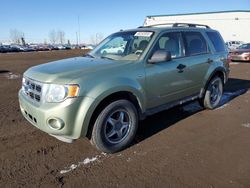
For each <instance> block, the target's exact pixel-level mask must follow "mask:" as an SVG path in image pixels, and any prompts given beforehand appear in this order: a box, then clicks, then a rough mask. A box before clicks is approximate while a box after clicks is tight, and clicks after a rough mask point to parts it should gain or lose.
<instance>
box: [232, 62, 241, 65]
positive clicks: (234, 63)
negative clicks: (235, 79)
mask: <svg viewBox="0 0 250 188" xmlns="http://www.w3.org/2000/svg"><path fill="white" fill-rule="evenodd" d="M238 64H239V63H236V62H231V63H230V65H238Z"/></svg>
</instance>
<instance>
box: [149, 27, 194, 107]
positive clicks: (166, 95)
mask: <svg viewBox="0 0 250 188" xmlns="http://www.w3.org/2000/svg"><path fill="white" fill-rule="evenodd" d="M157 50H166V51H169V52H170V53H171V58H172V59H171V60H170V61H167V62H161V63H155V64H150V63H147V64H146V68H145V71H146V92H147V99H148V100H147V107H148V108H153V107H156V106H159V105H163V104H166V103H169V102H173V101H175V100H178V99H181V98H184V97H185V96H187V95H188V94H190V95H191V94H192V92H193V91H192V89H191V88H192V87H193V86H192V84H193V81H192V80H190V79H188V78H189V77H188V76H187V74H188V67H187V64H185V58H184V45H183V40H182V34H181V33H180V32H168V33H165V34H163V35H162V36H161V37H160V38H159V39H158V41H157V42H156V44H155V46H154V47H153V49H152V52H151V56H152V54H153V53H154V52H155V51H157ZM151 56H150V57H151Z"/></svg>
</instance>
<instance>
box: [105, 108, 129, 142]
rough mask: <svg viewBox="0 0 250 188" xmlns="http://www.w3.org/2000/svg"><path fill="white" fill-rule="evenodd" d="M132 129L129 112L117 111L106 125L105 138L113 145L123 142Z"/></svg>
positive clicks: (109, 117) (108, 119)
mask: <svg viewBox="0 0 250 188" xmlns="http://www.w3.org/2000/svg"><path fill="white" fill-rule="evenodd" d="M130 127H131V118H130V116H129V114H128V112H127V111H125V110H116V111H115V112H113V113H111V114H110V115H109V116H108V118H107V120H106V123H105V129H104V133H105V138H106V139H107V140H108V141H109V142H110V143H112V144H118V143H120V142H122V141H123V140H124V139H125V138H126V137H127V135H128V133H129V131H130Z"/></svg>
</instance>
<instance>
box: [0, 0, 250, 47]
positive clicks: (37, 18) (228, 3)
mask: <svg viewBox="0 0 250 188" xmlns="http://www.w3.org/2000/svg"><path fill="white" fill-rule="evenodd" d="M0 10H1V16H0V42H1V41H7V40H9V38H10V30H11V29H17V30H20V31H22V32H24V34H25V38H26V40H27V41H28V42H44V40H47V41H49V39H48V38H49V37H48V33H49V32H50V31H51V30H62V31H64V32H65V34H66V39H69V40H70V41H71V42H72V43H75V41H76V32H78V30H79V28H78V17H79V25H80V36H81V42H90V39H91V36H95V34H96V33H102V34H103V35H104V36H107V35H109V34H111V33H113V32H116V31H118V30H120V29H129V28H135V27H138V26H140V25H142V24H143V22H144V19H145V17H146V16H147V15H159V14H179V13H195V12H210V11H225V10H250V0H237V1H236V0H207V1H206V0H186V1H185V0H174V1H173V0H171V1H168V0H154V1H153V0H127V1H125V0H112V1H111V0H105V1H102V0H99V1H98V0H90V1H84V0H36V1H35V0H22V1H21V0H8V1H7V0H6V1H1V4H0Z"/></svg>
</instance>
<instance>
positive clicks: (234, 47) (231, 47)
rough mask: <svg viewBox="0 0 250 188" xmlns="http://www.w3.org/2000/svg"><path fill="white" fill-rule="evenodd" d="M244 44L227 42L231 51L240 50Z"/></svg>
mask: <svg viewBox="0 0 250 188" xmlns="http://www.w3.org/2000/svg"><path fill="white" fill-rule="evenodd" d="M242 44H243V42H242V41H227V42H226V45H227V47H228V49H229V50H230V51H231V50H235V49H236V48H238V47H239V46H240V45H242Z"/></svg>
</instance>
